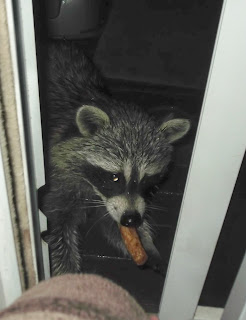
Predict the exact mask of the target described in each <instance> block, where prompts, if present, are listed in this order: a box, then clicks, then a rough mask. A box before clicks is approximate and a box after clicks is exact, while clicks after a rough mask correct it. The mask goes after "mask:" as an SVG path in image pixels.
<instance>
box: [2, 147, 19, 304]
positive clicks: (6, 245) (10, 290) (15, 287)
mask: <svg viewBox="0 0 246 320" xmlns="http://www.w3.org/2000/svg"><path fill="white" fill-rule="evenodd" d="M0 195H1V201H0V243H1V245H0V300H1V301H0V309H1V308H4V307H6V306H8V305H9V304H11V303H12V302H13V301H14V300H15V299H16V298H18V297H19V296H20V295H21V292H22V290H21V281H20V275H19V269H18V261H17V256H16V251H15V243H14V235H13V228H12V222H11V215H10V208H9V200H8V193H7V187H6V179H5V174H4V167H3V159H2V152H1V149H0Z"/></svg>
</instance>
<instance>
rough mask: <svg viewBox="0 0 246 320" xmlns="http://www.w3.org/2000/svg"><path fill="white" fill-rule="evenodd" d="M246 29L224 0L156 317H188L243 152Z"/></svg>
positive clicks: (235, 0)
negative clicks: (158, 311) (158, 314)
mask: <svg viewBox="0 0 246 320" xmlns="http://www.w3.org/2000/svg"><path fill="white" fill-rule="evenodd" d="M208 23H209V21H208ZM245 30H246V1H245V0H225V1H224V4H223V9H222V12H221V19H220V23H219V28H218V33H217V38H216V42H215V47H214V53H213V58H212V63H211V67H210V73H209V77H208V81H207V88H206V92H205V96H204V101H203V106H202V111H201V116H200V121H199V126H198V130H197V136H196V140H195V144H194V150H193V155H192V159H191V163H190V168H189V173H188V178H187V183H186V187H185V191H184V197H183V201H182V205H181V210H180V216H179V221H178V225H177V230H176V235H175V239H174V243H173V248H172V253H171V258H170V262H169V268H168V273H167V277H166V280H165V285H164V291H163V295H162V301H161V305H160V319H161V320H170V319H178V320H190V319H193V317H194V314H195V311H196V308H197V304H198V301H199V297H200V294H201V291H202V288H203V285H204V282H205V279H206V275H207V272H208V269H209V266H210V262H211V259H212V256H213V253H214V250H215V246H216V243H217V240H218V237H219V234H220V231H221V227H222V224H223V221H224V218H225V215H226V212H227V208H228V205H229V202H230V199H231V195H232V192H233V188H234V185H235V182H236V179H237V176H238V172H239V169H240V166H241V162H242V159H243V156H244V152H245V147H246V36H245ZM194 54H195V53H194ZM233 320H236V319H233Z"/></svg>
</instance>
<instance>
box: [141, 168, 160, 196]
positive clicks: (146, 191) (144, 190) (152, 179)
mask: <svg viewBox="0 0 246 320" xmlns="http://www.w3.org/2000/svg"><path fill="white" fill-rule="evenodd" d="M162 180H163V176H162V175H161V174H155V175H152V176H148V175H146V176H144V177H143V179H142V180H141V181H140V185H139V187H140V190H141V194H142V195H143V196H144V197H151V196H152V195H153V194H154V193H155V192H156V190H157V186H158V185H160V184H161V182H162Z"/></svg>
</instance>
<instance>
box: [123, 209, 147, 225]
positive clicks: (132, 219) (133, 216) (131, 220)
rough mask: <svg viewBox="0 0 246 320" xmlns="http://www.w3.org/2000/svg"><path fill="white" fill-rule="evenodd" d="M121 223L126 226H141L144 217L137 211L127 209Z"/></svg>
mask: <svg viewBox="0 0 246 320" xmlns="http://www.w3.org/2000/svg"><path fill="white" fill-rule="evenodd" d="M120 223H121V224H122V226H124V227H136V228H137V227H139V226H140V225H141V223H142V219H141V216H140V214H139V213H138V212H137V211H135V212H132V211H126V212H124V213H123V215H122V217H121V219H120Z"/></svg>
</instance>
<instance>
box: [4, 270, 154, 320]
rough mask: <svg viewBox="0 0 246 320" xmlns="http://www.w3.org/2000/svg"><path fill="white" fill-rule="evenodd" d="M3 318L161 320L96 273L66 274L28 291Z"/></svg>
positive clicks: (7, 310)
mask: <svg viewBox="0 0 246 320" xmlns="http://www.w3.org/2000/svg"><path fill="white" fill-rule="evenodd" d="M0 318H1V319H8V320H15V319H16V320H18V319H30V320H32V319H33V320H34V319H45V320H58V319H61V320H72V319H74V320H75V319H84V320H91V319H95V320H149V319H151V320H158V318H157V317H156V316H151V317H150V316H148V315H147V314H146V313H145V312H144V310H143V309H142V308H141V307H140V306H139V304H138V303H137V302H136V301H135V299H134V298H133V297H132V296H130V294H129V293H128V292H127V291H125V290H124V289H122V288H121V287H119V286H118V285H116V284H114V283H113V282H111V281H109V280H107V279H105V278H102V277H100V276H96V275H88V274H87V275H83V274H77V275H72V274H68V275H63V276H58V277H54V278H52V279H50V280H49V281H43V282H41V283H39V284H38V285H37V286H35V287H33V288H31V289H30V290H28V291H26V292H25V293H24V294H23V295H22V296H21V297H20V298H19V299H17V300H16V302H15V303H14V304H13V305H11V306H10V307H9V308H7V309H5V310H3V311H2V312H1V313H0Z"/></svg>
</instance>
